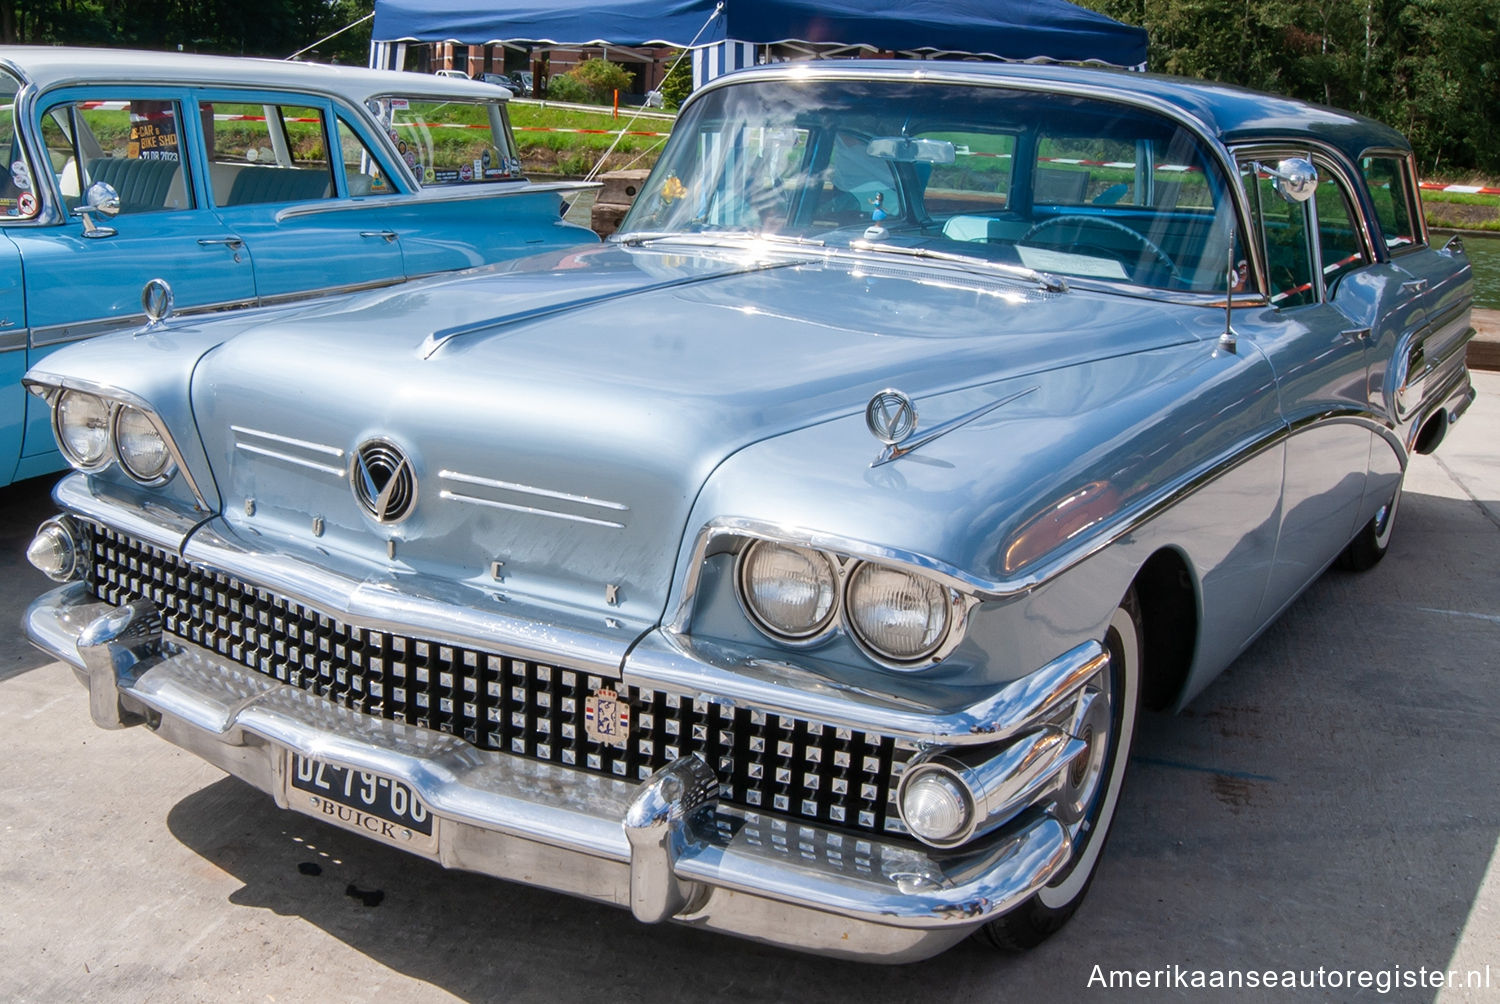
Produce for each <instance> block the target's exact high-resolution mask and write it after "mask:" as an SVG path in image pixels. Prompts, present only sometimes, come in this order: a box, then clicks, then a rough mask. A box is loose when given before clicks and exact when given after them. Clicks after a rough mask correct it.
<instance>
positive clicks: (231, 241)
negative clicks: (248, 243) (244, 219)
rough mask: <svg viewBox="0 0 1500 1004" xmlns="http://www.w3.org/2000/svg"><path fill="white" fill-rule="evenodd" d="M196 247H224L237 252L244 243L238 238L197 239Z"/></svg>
mask: <svg viewBox="0 0 1500 1004" xmlns="http://www.w3.org/2000/svg"><path fill="white" fill-rule="evenodd" d="M198 246H199V247H205V248H209V247H226V248H230V249H232V250H235V251H238V250H239V249H240V248H242V247H244V246H245V242H244V241H242V240H240V239H239V238H238V237H200V238H198Z"/></svg>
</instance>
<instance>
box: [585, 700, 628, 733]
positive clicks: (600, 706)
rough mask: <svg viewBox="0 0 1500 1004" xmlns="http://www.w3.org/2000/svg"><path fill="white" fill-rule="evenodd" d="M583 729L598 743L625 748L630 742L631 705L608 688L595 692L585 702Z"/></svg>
mask: <svg viewBox="0 0 1500 1004" xmlns="http://www.w3.org/2000/svg"><path fill="white" fill-rule="evenodd" d="M583 729H584V731H585V732H587V733H588V736H589V738H590V739H592V740H593V741H594V742H596V743H604V744H605V745H606V746H619V747H624V746H625V744H626V743H627V742H628V741H629V740H630V705H629V704H628V703H627V702H625V701H622V700H620V695H619V694H617V693H616V692H615V691H613V690H610V689H608V688H604V689H602V690H596V691H594V693H592V694H590V695H589V696H588V697H587V698H585V699H584V702H583Z"/></svg>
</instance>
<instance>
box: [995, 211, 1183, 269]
mask: <svg viewBox="0 0 1500 1004" xmlns="http://www.w3.org/2000/svg"><path fill="white" fill-rule="evenodd" d="M1066 224H1073V225H1074V226H1079V227H1101V228H1103V229H1106V230H1118V231H1119V232H1120V233H1122V234H1124V235H1125V236H1127V237H1129V238H1130V239H1131V240H1133V241H1135V242H1136V243H1137V244H1139V245H1140V246H1141V247H1143V248H1145V249H1146V250H1147V251H1149V252H1151V256H1152V257H1153V258H1155V259H1156V260H1157V261H1158V262H1159V263H1161V265H1162V266H1163V267H1165V268H1166V270H1167V272H1168V273H1169V274H1170V275H1171V276H1172V278H1173V279H1177V280H1179V281H1181V279H1182V275H1181V274H1180V273H1179V272H1178V271H1177V265H1176V263H1175V262H1173V261H1172V259H1171V258H1168V257H1167V253H1166V252H1165V251H1163V250H1162V249H1161V248H1159V247H1157V246H1156V244H1155V242H1153V241H1152V240H1151V238H1149V237H1147V236H1146V235H1145V234H1143V233H1141V232H1140V231H1138V230H1132V229H1131V228H1130V227H1127V226H1126V225H1125V224H1123V223H1119V222H1117V221H1115V220H1111V219H1108V218H1107V217H1103V216H1079V215H1076V214H1073V215H1063V216H1054V217H1052V218H1051V219H1046V220H1043V221H1042V222H1040V223H1038V224H1037V225H1036V226H1034V227H1032V228H1031V229H1030V230H1028V231H1026V232H1025V233H1024V234H1022V235H1021V240H1023V241H1026V240H1030V239H1031V238H1032V237H1033V236H1035V235H1036V234H1039V233H1041V232H1042V231H1043V230H1046V229H1047V228H1048V227H1059V226H1064V225H1066Z"/></svg>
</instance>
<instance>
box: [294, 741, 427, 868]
mask: <svg viewBox="0 0 1500 1004" xmlns="http://www.w3.org/2000/svg"><path fill="white" fill-rule="evenodd" d="M286 799H287V804H288V805H290V806H291V807H292V808H294V809H296V810H297V811H299V812H305V813H307V814H308V815H310V816H317V817H318V818H319V819H326V820H327V821H328V822H330V823H334V824H336V825H339V826H343V827H345V828H346V829H350V830H354V831H355V832H356V833H363V834H364V835H365V836H367V837H375V838H376V839H377V840H383V841H385V842H386V843H390V844H395V845H396V846H397V847H404V848H407V849H409V850H413V851H419V852H426V853H431V852H433V851H436V850H437V828H436V825H435V824H436V820H434V819H433V818H432V814H431V813H430V812H429V811H428V809H427V806H425V805H423V804H422V801H421V799H419V798H417V796H416V794H415V793H413V792H412V790H411V788H409V787H408V786H407V785H405V784H403V783H401V782H400V781H397V780H396V779H395V778H390V777H386V776H385V775H383V774H376V773H373V772H371V771H366V770H354V769H351V768H349V767H341V766H339V765H338V764H332V763H326V762H324V761H322V760H316V759H314V758H312V757H305V756H302V755H301V754H300V753H289V754H287V765H286Z"/></svg>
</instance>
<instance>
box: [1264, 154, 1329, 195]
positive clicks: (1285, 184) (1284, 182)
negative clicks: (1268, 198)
mask: <svg viewBox="0 0 1500 1004" xmlns="http://www.w3.org/2000/svg"><path fill="white" fill-rule="evenodd" d="M1255 169H1256V170H1257V171H1260V172H1262V173H1264V174H1268V175H1270V176H1271V187H1272V188H1274V189H1275V190H1276V194H1277V195H1279V196H1281V197H1282V198H1283V199H1284V200H1286V201H1287V202H1294V203H1295V202H1306V201H1307V200H1308V199H1310V198H1312V197H1313V193H1314V192H1316V191H1317V190H1318V169H1317V168H1316V167H1314V166H1313V163H1312V161H1310V160H1307V159H1306V158H1303V157H1288V158H1287V159H1286V160H1283V161H1282V162H1281V163H1279V164H1277V165H1276V166H1275V167H1267V166H1266V165H1265V164H1256V165H1255Z"/></svg>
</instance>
